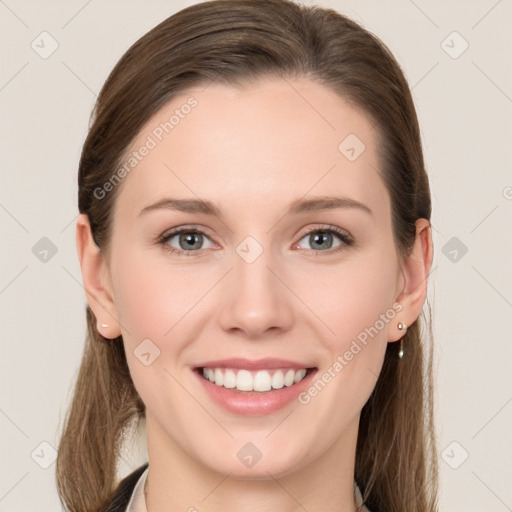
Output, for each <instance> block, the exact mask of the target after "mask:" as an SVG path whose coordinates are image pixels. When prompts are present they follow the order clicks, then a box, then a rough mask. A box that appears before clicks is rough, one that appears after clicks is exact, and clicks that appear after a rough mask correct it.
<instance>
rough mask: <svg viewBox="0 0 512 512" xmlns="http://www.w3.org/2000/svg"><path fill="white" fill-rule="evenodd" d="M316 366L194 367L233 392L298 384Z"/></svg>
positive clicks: (259, 390) (203, 376)
mask: <svg viewBox="0 0 512 512" xmlns="http://www.w3.org/2000/svg"><path fill="white" fill-rule="evenodd" d="M315 370H316V368H300V369H294V368H273V369H269V370H256V371H255V370H252V371H251V370H245V369H240V368H220V367H217V368H210V367H208V368H206V367H198V368H196V369H195V371H196V372H198V373H199V375H200V376H201V377H202V378H204V379H205V380H208V381H210V382H211V383H212V384H215V385H216V386H219V387H223V388H226V389H229V390H231V391H234V392H246V393H247V392H259V393H265V392H272V391H276V390H279V389H282V388H288V387H291V386H293V385H295V384H298V383H299V382H300V381H302V380H303V379H304V378H306V376H307V375H309V374H310V373H312V372H313V371H315Z"/></svg>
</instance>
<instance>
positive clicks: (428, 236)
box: [388, 219, 434, 341]
mask: <svg viewBox="0 0 512 512" xmlns="http://www.w3.org/2000/svg"><path fill="white" fill-rule="evenodd" d="M433 257H434V252H433V243H432V229H431V226H430V223H429V221H428V220H427V219H418V220H417V221H416V239H415V242H414V247H413V249H412V251H411V253H410V254H409V256H407V257H406V258H405V260H404V262H403V263H402V269H401V270H402V276H403V279H401V281H402V283H404V284H403V289H402V292H401V293H400V295H399V296H398V297H397V298H396V302H399V303H400V304H401V305H402V306H403V308H402V310H401V311H400V313H398V314H397V316H396V317H395V318H396V323H395V324H394V328H392V329H390V331H389V336H390V339H389V340H388V341H398V340H400V339H401V338H402V337H403V335H404V331H403V330H399V329H398V328H397V327H396V325H397V324H398V322H402V323H404V324H405V325H406V326H407V327H410V326H411V325H412V324H413V323H414V322H415V321H416V320H417V319H418V317H419V316H420V313H421V309H422V307H423V304H424V302H425V298H426V295H427V284H428V276H429V273H430V269H431V267H432V260H433Z"/></svg>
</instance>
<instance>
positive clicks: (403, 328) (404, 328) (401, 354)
mask: <svg viewBox="0 0 512 512" xmlns="http://www.w3.org/2000/svg"><path fill="white" fill-rule="evenodd" d="M397 327H398V329H399V330H400V331H404V334H405V333H406V331H407V325H405V324H404V323H402V322H398V325H397ZM403 341H404V338H403V336H402V337H401V338H400V348H399V349H398V358H399V359H402V357H404V344H403Z"/></svg>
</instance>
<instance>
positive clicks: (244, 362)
mask: <svg viewBox="0 0 512 512" xmlns="http://www.w3.org/2000/svg"><path fill="white" fill-rule="evenodd" d="M195 368H234V369H235V368H237V369H240V370H271V369H276V368H294V369H297V370H300V369H302V368H314V366H312V365H310V364H307V363H300V362H297V361H291V360H289V359H276V358H274V357H265V358H263V359H245V358H243V357H232V358H229V359H217V360H215V361H205V362H204V363H200V364H197V365H195Z"/></svg>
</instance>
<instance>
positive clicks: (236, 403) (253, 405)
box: [193, 369, 317, 416]
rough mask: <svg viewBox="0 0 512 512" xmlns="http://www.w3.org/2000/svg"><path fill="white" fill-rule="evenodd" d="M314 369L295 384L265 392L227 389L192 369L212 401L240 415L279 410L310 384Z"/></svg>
mask: <svg viewBox="0 0 512 512" xmlns="http://www.w3.org/2000/svg"><path fill="white" fill-rule="evenodd" d="M316 371H317V370H316V369H314V370H312V371H310V372H309V373H308V374H307V375H306V376H305V377H304V378H303V379H302V380H301V381H300V382H298V383H297V384H293V385H292V386H288V387H286V386H285V387H283V388H281V389H274V390H272V391H265V392H259V391H238V390H236V389H235V390H232V389H227V388H225V387H224V386H217V385H216V384H214V383H213V382H210V381H209V380H207V379H205V378H204V377H202V376H201V375H200V374H199V372H198V371H197V370H193V373H194V374H195V375H196V377H197V378H198V379H199V380H200V382H201V384H202V385H203V387H204V389H205V390H206V392H207V393H208V394H209V395H210V397H211V398H212V399H213V401H214V402H215V403H217V404H218V405H220V406H221V407H223V408H224V409H226V410H228V411H230V412H232V413H234V414H239V415H242V416H265V415H267V414H272V413H273V412H276V411H279V410H280V409H283V408H284V407H286V406H287V405H289V404H290V403H291V402H293V401H294V400H295V399H296V398H297V396H298V395H299V393H301V392H302V391H304V389H305V388H307V387H308V386H309V385H310V382H311V380H312V378H313V376H314V375H315V373H316Z"/></svg>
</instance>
